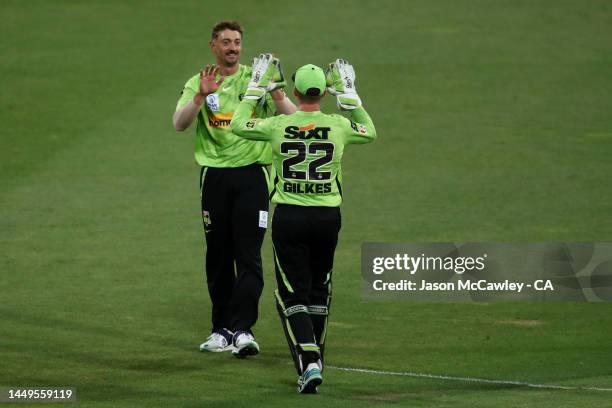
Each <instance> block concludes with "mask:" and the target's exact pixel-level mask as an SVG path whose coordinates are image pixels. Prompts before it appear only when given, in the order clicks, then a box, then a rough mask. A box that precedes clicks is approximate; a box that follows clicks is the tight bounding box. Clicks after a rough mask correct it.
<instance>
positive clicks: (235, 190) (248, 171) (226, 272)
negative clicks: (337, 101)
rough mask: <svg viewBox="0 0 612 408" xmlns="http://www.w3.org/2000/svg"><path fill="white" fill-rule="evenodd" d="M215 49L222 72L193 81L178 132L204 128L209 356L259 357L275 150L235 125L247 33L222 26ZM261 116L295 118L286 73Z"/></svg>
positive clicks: (231, 24)
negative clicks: (269, 177)
mask: <svg viewBox="0 0 612 408" xmlns="http://www.w3.org/2000/svg"><path fill="white" fill-rule="evenodd" d="M210 49H211V51H212V52H213V54H214V56H215V59H216V64H215V65H207V66H206V68H205V69H203V70H202V71H201V72H200V73H199V74H197V75H194V76H193V77H192V78H191V79H189V80H188V81H187V83H186V84H185V87H184V89H183V92H182V94H181V97H180V99H179V101H178V103H177V106H176V111H175V113H174V116H173V124H174V127H175V129H176V130H177V131H183V130H185V129H187V128H188V127H189V126H190V125H191V124H192V123H193V122H194V121H195V122H197V127H196V138H195V159H196V162H197V163H198V164H199V165H200V166H201V171H200V201H201V207H202V221H203V224H204V231H205V236H206V246H207V250H206V280H207V285H208V292H209V295H210V299H211V303H212V333H211V335H210V336H209V337H208V338H207V339H206V341H205V342H204V343H202V344H201V345H200V350H201V351H212V352H218V351H232V352H233V353H234V354H235V355H236V356H238V357H245V356H248V355H253V354H257V353H258V352H259V345H258V344H257V342H256V341H255V338H254V337H253V332H252V327H253V326H254V325H255V322H256V321H257V317H258V306H259V298H260V296H261V291H262V288H263V272H262V265H261V245H262V242H263V238H264V234H265V231H266V228H267V224H268V206H269V204H268V203H269V201H268V185H267V170H266V168H265V166H266V165H269V164H270V163H271V159H272V154H271V150H270V146H269V145H268V144H267V143H264V142H258V141H251V140H246V139H243V138H240V137H238V136H236V135H235V134H233V133H232V130H231V129H230V127H229V124H230V121H231V120H232V117H233V115H234V111H235V109H236V108H237V107H238V104H239V103H240V100H241V99H242V98H243V97H244V95H245V93H246V91H247V86H248V83H249V81H250V78H251V73H252V68H251V67H249V66H246V65H242V64H240V52H241V50H242V27H241V26H240V24H239V23H238V22H235V21H222V22H220V23H218V24H217V25H215V26H214V28H213V30H212V38H211V41H210ZM275 69H276V71H275V72H274V74H273V77H274V78H273V79H274V80H273V81H270V82H269V83H268V87H267V88H266V95H265V97H263V98H259V99H258V103H257V104H256V106H255V107H254V116H256V117H268V116H272V115H274V114H276V112H277V111H278V112H281V113H292V112H295V110H296V107H295V105H294V104H293V103H292V102H291V101H290V100H289V99H288V98H286V96H285V94H284V92H282V87H283V86H284V84H285V82H284V78H283V75H282V71H281V70H280V65H275Z"/></svg>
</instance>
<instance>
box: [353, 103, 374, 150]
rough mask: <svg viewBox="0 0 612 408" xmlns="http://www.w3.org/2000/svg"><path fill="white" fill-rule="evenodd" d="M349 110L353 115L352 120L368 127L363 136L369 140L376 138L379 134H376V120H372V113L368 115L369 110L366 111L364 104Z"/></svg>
mask: <svg viewBox="0 0 612 408" xmlns="http://www.w3.org/2000/svg"><path fill="white" fill-rule="evenodd" d="M349 112H350V115H351V120H352V121H353V122H356V123H359V124H361V125H363V126H365V127H366V130H367V131H366V133H364V134H363V135H362V136H363V137H364V138H365V139H366V140H367V141H368V142H371V141H373V140H374V139H376V137H377V134H376V128H375V127H374V122H372V118H370V115H368V112H366V110H365V109H364V108H363V106H360V107H358V108H355V109H352V110H349ZM366 143H367V142H366Z"/></svg>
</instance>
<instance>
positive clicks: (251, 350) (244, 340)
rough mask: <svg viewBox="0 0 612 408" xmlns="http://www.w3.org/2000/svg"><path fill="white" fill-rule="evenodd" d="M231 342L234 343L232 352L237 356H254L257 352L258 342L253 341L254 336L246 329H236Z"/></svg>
mask: <svg viewBox="0 0 612 408" xmlns="http://www.w3.org/2000/svg"><path fill="white" fill-rule="evenodd" d="M232 343H233V345H234V349H233V350H232V354H233V355H235V356H236V357H238V358H245V357H246V356H254V355H256V354H258V353H259V344H257V342H256V341H255V337H253V335H252V334H251V333H249V332H247V331H237V332H236V333H234V338H233V340H232Z"/></svg>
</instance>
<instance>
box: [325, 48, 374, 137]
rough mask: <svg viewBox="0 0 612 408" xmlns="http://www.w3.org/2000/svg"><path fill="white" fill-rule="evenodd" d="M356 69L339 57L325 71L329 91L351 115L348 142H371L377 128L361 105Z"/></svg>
mask: <svg viewBox="0 0 612 408" xmlns="http://www.w3.org/2000/svg"><path fill="white" fill-rule="evenodd" d="M355 77H356V76H355V70H354V69H353V66H352V65H351V64H349V63H348V61H346V60H343V59H337V60H335V61H334V62H332V63H331V64H329V68H328V69H327V71H326V72H325V79H326V82H327V91H328V92H329V93H330V94H332V95H334V96H335V97H336V100H337V104H338V108H340V109H342V110H346V111H348V112H349V114H350V115H351V120H350V126H351V129H352V130H351V131H350V132H349V133H348V136H347V140H346V142H347V143H369V142H371V141H373V140H374V139H376V136H377V135H376V128H375V127H374V123H373V122H372V119H371V118H370V115H368V112H366V110H365V109H364V108H363V106H362V105H361V98H360V97H359V95H357V88H356V87H355Z"/></svg>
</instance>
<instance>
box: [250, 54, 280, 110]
mask: <svg viewBox="0 0 612 408" xmlns="http://www.w3.org/2000/svg"><path fill="white" fill-rule="evenodd" d="M278 65H279V62H278V58H274V57H273V56H272V54H259V57H255V58H254V59H253V73H252V74H251V81H250V82H249V86H248V87H247V91H246V93H245V94H244V98H245V99H253V100H259V99H261V97H263V96H264V95H265V94H266V92H267V91H268V90H269V88H268V87H271V88H272V89H277V88H274V86H275V85H274V83H275V81H274V79H275V77H276V78H279V79H281V78H280V77H279V74H278V73H279V72H280V71H279V69H278ZM282 80H284V77H283V78H282Z"/></svg>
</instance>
